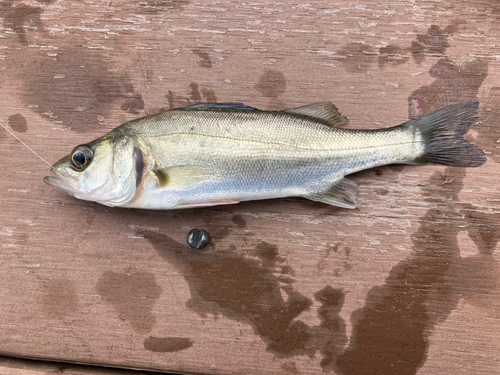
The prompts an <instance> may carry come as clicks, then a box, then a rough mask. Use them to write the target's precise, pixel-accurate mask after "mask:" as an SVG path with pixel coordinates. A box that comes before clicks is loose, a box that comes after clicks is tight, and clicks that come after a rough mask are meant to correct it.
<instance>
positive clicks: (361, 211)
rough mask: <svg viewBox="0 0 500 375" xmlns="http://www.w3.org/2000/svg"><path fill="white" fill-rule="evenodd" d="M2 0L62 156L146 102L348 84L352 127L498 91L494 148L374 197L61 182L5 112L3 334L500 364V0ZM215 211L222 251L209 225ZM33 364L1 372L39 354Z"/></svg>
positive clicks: (277, 100)
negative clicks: (200, 197) (327, 199)
mask: <svg viewBox="0 0 500 375" xmlns="http://www.w3.org/2000/svg"><path fill="white" fill-rule="evenodd" d="M0 18H1V21H2V22H1V23H0V26H1V29H0V108H1V110H0V123H1V124H2V125H4V126H6V127H7V128H8V129H9V130H10V131H12V132H13V133H14V134H15V135H17V136H18V137H19V138H21V139H22V140H23V142H25V143H26V144H27V145H28V146H29V147H31V148H32V149H33V150H34V151H36V152H37V153H38V154H40V155H41V156H42V157H43V158H44V159H46V160H47V161H49V162H50V163H53V162H55V161H57V160H58V159H59V158H61V157H63V156H65V155H66V154H68V153H69V152H70V151H71V149H72V148H73V147H74V146H75V145H77V144H81V143H85V142H87V141H90V140H92V139H94V138H96V137H98V136H100V135H102V134H104V133H106V132H108V131H110V130H111V129H113V128H114V127H116V126H117V125H119V124H121V123H123V122H125V121H128V120H131V119H134V118H137V117H142V116H145V115H149V114H154V113H156V112H159V111H161V110H164V109H168V108H175V107H181V106H185V105H189V104H193V103H198V102H214V101H217V102H227V101H231V102H243V103H245V104H247V105H251V106H254V107H257V108H261V109H274V110H277V109H284V108H289V107H296V106H300V105H304V104H308V103H311V102H314V101H325V100H329V101H332V102H333V103H334V104H335V105H337V107H338V108H339V109H340V111H341V113H342V114H343V115H345V116H347V117H348V118H349V119H350V124H349V126H350V127H352V128H382V127H388V126H392V125H397V124H399V123H402V122H404V121H407V120H408V119H409V118H410V117H415V116H420V115H423V114H426V113H429V112H432V111H434V110H437V109H440V108H443V107H445V106H448V105H451V104H454V103H458V102H462V101H467V100H474V101H479V102H480V113H479V120H478V124H477V125H475V126H474V127H473V129H472V130H471V131H470V132H469V135H468V137H469V139H470V140H471V141H472V142H474V143H476V144H477V145H479V146H480V147H481V148H482V149H483V150H484V151H485V152H486V154H487V157H488V161H487V163H486V164H485V165H484V166H482V167H480V168H469V169H462V168H452V167H439V166H422V167H415V166H404V167H403V166H389V167H383V168H379V169H377V170H368V171H365V172H362V173H359V174H357V175H355V176H352V179H353V180H354V181H355V182H356V183H357V184H358V185H359V193H358V206H359V207H358V209H356V210H346V209H337V208H334V207H329V206H326V205H323V204H319V203H313V202H310V201H306V200H302V199H298V198H297V199H283V200H272V201H261V202H247V203H242V204H239V205H234V206H227V207H215V208H207V209H193V210H185V211H170V212H155V211H140V210H126V209H111V208H108V207H104V206H101V205H98V204H94V203H90V202H84V201H79V200H76V199H74V198H71V197H69V196H66V195H64V194H62V193H60V192H57V191H55V190H53V189H51V188H50V187H49V186H47V185H45V184H44V183H43V181H42V178H43V176H45V175H48V173H49V168H48V166H47V165H46V164H45V163H43V161H41V160H40V159H38V158H37V157H36V156H34V155H33V154H32V153H31V152H30V151H29V150H28V149H27V148H26V147H24V146H23V145H21V144H20V142H19V141H17V140H16V139H14V137H13V136H11V135H10V134H9V133H8V132H7V131H6V130H4V129H2V128H0V150H1V151H0V168H1V170H2V174H1V178H0V354H1V355H4V356H14V357H26V358H32V359H44V360H51V361H62V362H70V363H71V362H74V363H80V364H93V365H97V366H111V367H114V366H116V367H120V368H133V369H144V370H158V371H171V372H176V373H196V374H198V373H203V374H264V373H265V374H303V375H305V374H320V373H322V372H325V373H329V374H338V375H357V374H370V375H374V374H375V375H376V374H380V375H382V374H385V375H392V374H394V375H396V374H397V375H405V374H427V375H438V374H439V375H441V374H485V375H486V374H487V375H492V374H500V247H499V245H498V241H499V239H500V195H499V193H500V173H499V172H500V164H499V163H500V83H499V82H500V29H499V27H498V24H499V22H500V3H499V2H498V1H494V0H490V1H487V0H485V1H472V0H462V1H444V0H435V1H423V0H415V1H403V0H401V1H379V2H374V1H368V0H360V1H349V2H342V1H339V2H332V3H325V2H323V1H312V2H307V3H303V2H268V1H263V2H260V1H257V2H238V1H200V2H196V1H190V0H172V1H169V0H144V1H132V0H122V1H105V0H85V1H76V0H68V1H61V0H59V1H58V0H38V1H34V0H33V1H30V0H26V1H24V0H22V1H10V0H4V1H2V2H0ZM195 227H198V228H203V229H205V230H207V231H208V232H209V233H210V234H211V236H212V239H213V242H212V244H211V245H210V246H209V247H208V248H207V249H206V250H203V251H196V250H193V249H191V248H189V247H188V246H187V245H186V242H185V239H186V235H187V232H188V231H189V230H190V229H192V228H195ZM16 363H17V362H16ZM30 365H33V366H35V367H34V368H35V370H33V371H35V372H36V371H39V373H44V372H45V373H46V372H50V373H51V371H54V372H55V371H56V370H57V368H55V369H46V368H45V367H43V366H45V365H43V364H40V367H39V370H36V366H37V365H36V363H35V364H33V363H31V362H30ZM16 366H17V365H15V366H14V365H12V364H10V365H9V363H7V362H6V360H5V361H0V373H8V374H24V373H27V374H30V372H29V371H28V370H26V369H25V368H24V370H23V367H22V366H21V365H19V366H17V367H16ZM95 369H96V368H95ZM97 369H98V368H97ZM97 369H96V370H95V371H94V370H89V371H91V372H90V373H92V371H93V372H94V373H99V370H97ZM22 371H28V372H22ZM85 371H86V370H85ZM103 371H104V370H103ZM120 371H122V370H120ZM35 372H33V373H35Z"/></svg>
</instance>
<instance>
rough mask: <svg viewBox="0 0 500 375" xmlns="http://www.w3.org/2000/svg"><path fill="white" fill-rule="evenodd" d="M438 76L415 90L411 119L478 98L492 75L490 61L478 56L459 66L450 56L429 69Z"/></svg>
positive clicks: (411, 100) (410, 107)
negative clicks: (428, 83)
mask: <svg viewBox="0 0 500 375" xmlns="http://www.w3.org/2000/svg"><path fill="white" fill-rule="evenodd" d="M429 74H430V75H431V77H433V78H435V80H434V82H433V83H432V84H431V85H429V86H422V87H420V88H418V89H417V90H415V91H414V92H413V93H412V94H411V95H410V97H409V98H408V107H409V109H408V112H409V116H410V118H416V117H420V116H425V115H427V114H429V113H432V112H435V111H437V110H439V109H441V108H444V107H446V106H448V105H451V104H455V103H460V102H465V101H477V92H478V90H479V87H481V85H482V83H483V81H484V80H485V78H486V76H487V75H488V63H487V62H486V61H484V60H482V59H476V60H473V61H471V62H468V63H466V64H464V65H458V64H456V63H454V62H453V61H451V60H450V59H448V58H444V59H440V60H439V61H438V62H437V63H436V64H434V65H433V66H432V68H431V69H430V70H429Z"/></svg>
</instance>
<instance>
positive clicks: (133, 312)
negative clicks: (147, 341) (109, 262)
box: [96, 270, 162, 334]
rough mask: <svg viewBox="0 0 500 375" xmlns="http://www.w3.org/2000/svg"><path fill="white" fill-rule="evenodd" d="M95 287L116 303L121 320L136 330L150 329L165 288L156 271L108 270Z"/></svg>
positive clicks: (106, 300) (137, 331) (108, 299)
mask: <svg viewBox="0 0 500 375" xmlns="http://www.w3.org/2000/svg"><path fill="white" fill-rule="evenodd" d="M96 290H97V292H98V293H99V295H100V296H101V297H102V299H103V300H104V301H105V302H107V303H109V304H111V305H112V306H113V308H114V309H115V310H116V312H117V313H118V317H119V319H121V320H123V321H127V322H129V323H130V325H131V326H132V329H133V330H134V331H135V332H136V333H139V334H146V333H148V332H149V331H151V329H152V328H153V326H154V324H155V322H156V318H155V316H154V315H153V313H152V308H153V305H154V304H155V303H156V300H157V299H158V298H159V297H160V294H161V291H162V289H161V288H160V286H159V285H158V284H157V283H156V279H155V276H154V274H153V273H151V272H146V271H140V270H128V271H126V272H112V271H106V272H104V273H103V274H102V276H101V277H100V278H99V280H98V282H97V285H96Z"/></svg>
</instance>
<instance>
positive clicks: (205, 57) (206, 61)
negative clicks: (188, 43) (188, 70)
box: [193, 49, 212, 68]
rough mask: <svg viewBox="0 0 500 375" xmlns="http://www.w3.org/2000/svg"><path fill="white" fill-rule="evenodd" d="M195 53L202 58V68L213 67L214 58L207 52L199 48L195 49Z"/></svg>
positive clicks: (200, 62)
mask: <svg viewBox="0 0 500 375" xmlns="http://www.w3.org/2000/svg"><path fill="white" fill-rule="evenodd" d="M193 53H194V54H195V55H196V56H198V57H199V58H200V61H199V64H200V66H201V67H202V68H211V67H212V60H211V59H210V55H209V54H208V53H207V52H203V51H201V50H199V49H194V50H193Z"/></svg>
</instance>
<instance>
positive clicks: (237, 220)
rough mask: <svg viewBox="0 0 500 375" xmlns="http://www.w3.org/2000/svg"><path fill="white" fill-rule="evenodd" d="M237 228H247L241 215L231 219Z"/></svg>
mask: <svg viewBox="0 0 500 375" xmlns="http://www.w3.org/2000/svg"><path fill="white" fill-rule="evenodd" d="M231 220H232V221H233V223H235V224H236V225H237V226H238V227H239V228H241V229H244V228H246V227H247V222H246V221H245V219H243V216H241V215H234V216H233V217H232V219H231Z"/></svg>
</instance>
